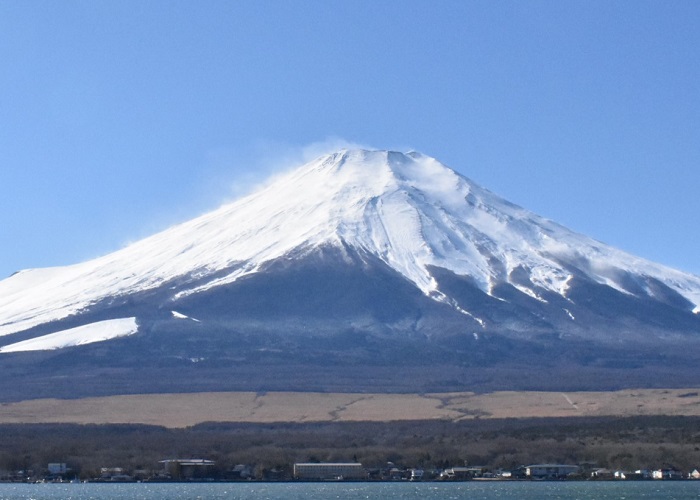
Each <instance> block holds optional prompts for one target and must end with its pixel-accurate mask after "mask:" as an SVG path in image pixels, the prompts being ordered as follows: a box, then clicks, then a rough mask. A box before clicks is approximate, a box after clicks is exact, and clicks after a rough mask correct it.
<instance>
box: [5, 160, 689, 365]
mask: <svg viewBox="0 0 700 500" xmlns="http://www.w3.org/2000/svg"><path fill="white" fill-rule="evenodd" d="M699 312H700V277H697V276H694V275H691V274H687V273H683V272H680V271H677V270H673V269H670V268H668V267H665V266H662V265H659V264H655V263H652V262H649V261H647V260H644V259H641V258H638V257H635V256H632V255H630V254H627V253H625V252H622V251H620V250H617V249H614V248H611V247H609V246H607V245H605V244H603V243H600V242H598V241H595V240H593V239H591V238H588V237H586V236H583V235H581V234H577V233H574V232H572V231H570V230H568V229H566V228H565V227H563V226H561V225H559V224H556V223H554V222H552V221H550V220H547V219H544V218H542V217H540V216H538V215H536V214H533V213H532V212H529V211H527V210H526V209H524V208H521V207H518V206H515V205H513V204H512V203H509V202H507V201H506V200H503V199H502V198H500V197H498V196H497V195H495V194H493V193H491V192H490V191H488V190H486V189H484V188H482V187H480V186H478V185H477V184H475V183H474V182H472V181H471V180H469V179H467V178H466V177H463V176H461V175H460V174H458V173H456V172H455V171H453V170H451V169H450V168H448V167H446V166H445V165H443V164H441V163H440V162H439V161H437V160H435V159H433V158H430V157H428V156H425V155H422V154H420V153H416V152H409V153H399V152H392V151H367V150H341V151H338V152H336V153H333V154H330V155H326V156H323V157H320V158H318V159H316V160H314V161H311V162H309V163H307V164H305V165H302V166H300V167H298V168H297V169H295V170H293V171H291V172H288V173H287V174H285V175H281V176H278V177H276V178H274V179H273V180H271V181H270V182H269V183H268V184H267V185H266V186H265V187H263V188H261V189H260V190H258V191H256V192H254V193H253V194H250V195H248V196H246V197H244V198H241V199H239V200H238V201H235V202H233V203H229V204H226V205H224V206H222V207H220V208H219V209H217V210H215V211H213V212H210V213H207V214H205V215H203V216H201V217H198V218H195V219H193V220H191V221H188V222H185V223H183V224H179V225H176V226H174V227H172V228H170V229H167V230H165V231H162V232H160V233H158V234H155V235H153V236H151V237H149V238H146V239H144V240H141V241H138V242H136V243H134V244H132V245H130V246H128V247H126V248H123V249H121V250H119V251H116V252H114V253H111V254H109V255H105V256H103V257H100V258H97V259H94V260H90V261H87V262H83V263H79V264H75V265H71V266H66V267H58V268H50V269H31V270H26V271H22V272H19V273H17V274H15V275H13V276H11V277H10V278H7V279H5V280H3V281H0V359H1V358H2V357H3V356H9V355H10V354H9V353H21V352H24V351H29V350H32V351H36V350H50V349H61V348H67V347H71V346H81V347H80V348H78V347H75V349H76V351H75V352H78V351H80V352H92V351H91V349H93V347H91V346H93V345H95V344H99V345H113V346H117V345H119V346H129V345H131V346H132V348H131V351H129V349H127V347H123V348H124V349H126V350H127V351H128V352H132V351H133V349H136V347H133V346H136V345H137V343H139V342H140V343H141V344H138V345H140V346H141V347H139V349H144V352H146V351H148V350H149V349H150V350H151V351H153V352H155V351H154V349H156V348H155V347H154V346H153V345H150V344H149V345H150V347H148V348H146V347H143V345H142V343H144V342H145V343H146V344H148V343H149V342H155V343H156V344H158V348H157V349H156V350H162V349H164V347H163V343H162V342H156V341H155V340H154V339H156V338H161V337H158V335H160V334H165V333H164V332H167V333H168V336H167V339H168V340H167V342H168V343H171V342H176V343H177V342H180V341H182V342H185V344H186V345H187V346H189V347H188V348H187V349H190V348H192V346H193V345H197V346H200V347H201V346H203V345H204V344H203V343H206V341H207V340H206V339H208V338H209V339H211V338H212V337H211V335H214V334H213V333H212V332H216V335H215V336H216V339H218V340H217V341H216V342H214V340H211V342H212V345H219V347H221V346H220V344H217V342H219V343H220V342H234V341H235V342H238V343H240V342H243V340H242V339H246V340H245V342H249V343H250V342H252V343H253V344H255V345H257V346H258V347H257V348H259V349H265V350H267V349H270V348H271V347H270V345H268V344H269V343H273V344H274V342H273V341H272V340H270V339H273V338H274V339H278V340H279V339H284V340H283V343H285V345H287V346H288V348H289V349H292V350H294V349H295V348H292V347H289V345H291V344H289V343H290V342H291V343H292V344H294V343H295V342H297V343H298V345H301V344H302V343H303V342H302V341H300V340H295V339H300V338H306V337H308V336H309V335H311V336H314V335H321V336H324V338H325V337H330V338H334V337H335V336H337V335H341V337H342V336H343V335H345V334H346V333H347V332H348V331H353V332H355V333H353V334H352V335H351V338H352V339H355V340H353V342H355V341H357V339H365V340H366V339H367V338H368V337H366V336H367V335H371V336H377V335H378V336H379V337H372V338H392V339H394V341H397V342H398V341H400V342H404V341H406V342H408V341H409V339H413V340H410V342H413V341H415V339H416V338H419V339H423V340H422V341H425V339H428V340H427V341H428V342H441V341H440V340H435V339H446V338H460V339H462V338H464V336H465V335H466V338H469V339H477V340H478V339H481V340H483V339H484V338H502V339H519V340H518V341H527V342H530V341H532V342H536V339H537V338H540V337H541V336H542V335H550V336H551V335H554V336H555V337H556V338H560V339H565V338H570V339H575V340H576V341H589V342H603V343H608V344H610V343H612V344H615V343H617V344H620V343H623V344H629V343H630V342H642V343H646V344H649V343H653V342H654V339H660V338H664V339H666V340H668V339H670V338H677V339H686V340H688V339H691V340H693V341H696V340H697V336H698V334H700V314H698V313H699ZM194 318H196V319H194ZM193 332H197V334H196V338H197V339H198V340H197V342H198V343H196V344H191V343H189V341H185V340H184V339H189V338H191V335H194V333H193ZM207 335H210V337H208V336H207ZM251 335H254V337H251ZM416 336H417V337H416ZM251 338H255V339H256V340H255V341H253V340H251ZM343 338H344V337H343ZM548 338H549V337H548ZM262 339H266V340H264V341H263V340H262ZM430 339H434V340H430ZM279 341H280V342H282V341H281V340H279ZM260 342H263V344H264V345H263V346H262V347H260V345H259V343H260ZM275 342H277V341H275ZM459 342H463V340H460V341H459ZM237 345H238V344H237ZM246 345H247V344H246ZM251 345H252V344H251ZM275 345H277V344H275ZM294 345H297V344H294ZM298 345H297V347H298ZM249 347H250V346H249ZM121 348H122V347H120V349H121ZM202 348H204V347H202ZM238 348H240V345H238ZM431 348H432V347H431ZM226 349H229V348H226ZM226 349H223V348H222V349H218V348H217V349H215V351H216V352H217V354H216V355H217V356H226V354H225V353H226V352H228V351H226ZM251 349H252V347H251ZM274 349H278V347H274ZM470 349H471V348H470ZM205 350H206V349H205ZM151 351H148V352H151ZM158 352H160V351H158ZM207 352H209V351H207ZM265 352H267V351H265ZM305 352H306V351H305ZM3 353H5V354H3ZM200 354H201V353H200ZM154 355H155V354H154ZM169 355H173V354H172V353H170V354H169ZM210 355H211V353H210ZM178 356H180V357H183V359H184V358H187V359H189V358H196V359H200V358H201V359H208V358H207V357H206V356H199V355H198V356H194V355H192V356H190V355H189V354H181V355H178ZM178 359H179V358H178Z"/></svg>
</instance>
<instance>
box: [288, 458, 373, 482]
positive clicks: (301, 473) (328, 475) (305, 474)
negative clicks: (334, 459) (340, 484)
mask: <svg viewBox="0 0 700 500" xmlns="http://www.w3.org/2000/svg"><path fill="white" fill-rule="evenodd" d="M294 477H295V478H296V479H365V478H366V477H367V473H366V472H365V469H364V467H362V464H358V463H330V462H325V463H296V464H294Z"/></svg>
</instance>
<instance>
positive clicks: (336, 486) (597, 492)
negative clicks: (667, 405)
mask: <svg viewBox="0 0 700 500" xmlns="http://www.w3.org/2000/svg"><path fill="white" fill-rule="evenodd" d="M247 498H252V499H265V500H278V499H280V500H281V499H284V500H294V499H299V500H301V499H304V500H306V499H312V500H326V499H341V500H346V499H347V500H354V499H367V498H379V499H382V500H384V499H409V500H412V499H415V500H419V499H420V500H424V499H435V500H437V499H440V500H442V499H469V500H485V499H488V500H496V499H498V500H547V499H567V500H638V499H644V500H651V499H659V500H662V499H663V500H690V499H694V500H698V499H700V481H682V482H658V481H646V482H503V481H498V482H477V481H472V482H466V483H217V484H202V483H199V484H182V483H175V484H173V483H169V484H156V483H142V484H133V483H132V484H98V483H87V484H0V499H2V500H28V499H32V500H58V499H62V500H98V499H107V500H112V499H114V500H127V499H128V500H191V499H247Z"/></svg>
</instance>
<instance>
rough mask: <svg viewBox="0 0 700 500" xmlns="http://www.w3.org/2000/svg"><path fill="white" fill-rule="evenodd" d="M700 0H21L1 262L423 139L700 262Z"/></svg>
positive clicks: (174, 217) (667, 257)
mask: <svg viewBox="0 0 700 500" xmlns="http://www.w3.org/2000/svg"><path fill="white" fill-rule="evenodd" d="M698 20H700V2H697V1H695V0H693V1H683V0H675V1H673V2H663V1H653V2H651V1H644V0H635V1H633V2H631V1H614V0H612V1H611V0H605V1H595V0H589V1H585V2H584V1H566V0H556V1H513V2H510V1H466V0H465V1H462V0H455V1H447V0H443V1H439V2H432V1H427V0H426V1H409V0H400V1H399V0H396V1H394V0H385V1H369V0H348V1H341V0H338V1H327V0H324V1H313V0H304V1H286V0H277V1H264V0H262V1H261V0H256V1H247V0H238V1H228V0H227V1H206V0H205V1H197V2H193V1H172V0H170V1H157V0H152V1H149V0H138V1H129V0H119V1H116V0H114V1H108V0H102V1H97V2H96V1H93V0H89V1H74V0H66V1H62V2H56V1H39V0H28V1H21V0H10V1H8V0H0V61H1V62H2V64H1V69H0V187H1V188H2V196H0V277H2V276H7V275H9V274H11V273H12V272H14V271H16V270H18V269H23V268H29V267H43V266H51V265H65V264H71V263H75V262H79V261H82V260H85V259H88V258H92V257H96V256H99V255H102V254H105V253H108V252H110V251H112V250H116V249H118V248H120V247H122V246H124V245H125V244H127V243H129V242H130V241H134V240H136V239H139V238H141V237H144V236H147V235H149V234H152V233H154V232H156V231H158V230H161V229H164V228H166V227H168V226H169V225H171V224H173V223H177V222H181V221H184V220H187V219H189V218H192V217H194V216H197V215H199V214H201V213H203V212H205V211H207V210H209V209H213V208H215V207H217V206H218V205H220V204H221V203H222V202H224V201H227V200H230V199H232V198H234V197H235V196H239V195H240V194H242V193H245V192H246V191H247V190H249V189H250V188H251V187H252V186H254V185H255V184H256V183H258V182H260V181H261V180H263V179H264V178H265V177H267V176H268V175H269V174H271V173H273V172H275V171H276V170H278V169H281V168H285V167H288V166H289V165H290V164H291V163H293V162H294V161H301V160H302V159H303V157H304V156H308V154H309V151H310V150H313V151H316V150H322V149H324V148H327V147H329V146H330V145H334V144H342V143H343V142H349V143H356V144H362V145H367V146H370V147H375V148H382V149H398V150H409V149H415V150H419V151H421V152H423V153H425V154H428V155H431V156H434V157H436V158H438V159H439V160H440V161H442V162H443V163H445V164H447V165H449V166H451V167H453V168H455V169H456V170H458V171H459V172H461V173H462V174H464V175H466V176H468V177H470V178H471V179H473V180H474V181H476V182H477V183H479V184H481V185H483V186H484V187H487V188H488V189H490V190H492V191H494V192H495V193H497V194H499V195H501V196H503V197H505V198H507V199H509V200H510V201H512V202H514V203H517V204H519V205H521V206H524V207H525V208H528V209H530V210H532V211H534V212H537V213H539V214H540V215H543V216H545V217H548V218H551V219H553V220H555V221H557V222H560V223H562V224H564V225H566V226H568V227H570V228H571V229H573V230H575V231H579V232H582V233H584V234H587V235H588V236H591V237H593V238H596V239H599V240H601V241H604V242H606V243H609V244H612V245H614V246H616V247H619V248H621V249H623V250H626V251H629V252H631V253H634V254H637V255H639V256H642V257H645V258H648V259H651V260H654V261H658V262H661V263H663V264H667V265H670V266H673V267H677V268H680V269H683V270H686V271H690V272H694V273H696V274H700V237H699V236H698V215H700V197H698V191H699V188H700V168H699V167H700V30H698V29H697V23H698Z"/></svg>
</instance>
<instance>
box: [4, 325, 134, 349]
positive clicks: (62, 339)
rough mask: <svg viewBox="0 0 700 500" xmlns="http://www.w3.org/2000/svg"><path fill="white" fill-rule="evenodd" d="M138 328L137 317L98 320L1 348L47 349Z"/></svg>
mask: <svg viewBox="0 0 700 500" xmlns="http://www.w3.org/2000/svg"><path fill="white" fill-rule="evenodd" d="M137 330H138V325H137V324H136V318H120V319H111V320H106V321H97V322H95V323H90V324H87V325H83V326H78V327H76V328H70V329H68V330H63V331H60V332H56V333H51V334H49V335H42V336H41V337H36V338H33V339H29V340H24V341H22V342H16V343H14V344H10V345H6V346H5V347H1V348H0V353H7V352H21V351H45V350H51V349H62V348H64V347H73V346H77V345H85V344H92V343H94V342H103V341H105V340H111V339H114V338H117V337H124V336H126V335H132V334H134V333H136V332H137Z"/></svg>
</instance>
